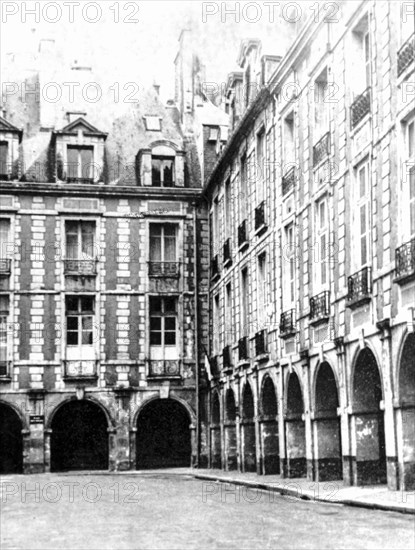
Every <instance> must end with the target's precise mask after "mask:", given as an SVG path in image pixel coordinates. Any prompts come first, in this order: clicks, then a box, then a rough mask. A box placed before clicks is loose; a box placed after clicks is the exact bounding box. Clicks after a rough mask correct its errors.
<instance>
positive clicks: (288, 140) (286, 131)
mask: <svg viewBox="0 0 415 550" xmlns="http://www.w3.org/2000/svg"><path fill="white" fill-rule="evenodd" d="M282 139H283V158H284V166H283V173H285V172H287V171H288V170H289V169H290V168H292V166H289V165H290V164H291V165H292V163H294V162H295V140H294V113H293V112H291V113H290V114H289V115H287V116H286V117H285V118H284V124H283V136H282Z"/></svg>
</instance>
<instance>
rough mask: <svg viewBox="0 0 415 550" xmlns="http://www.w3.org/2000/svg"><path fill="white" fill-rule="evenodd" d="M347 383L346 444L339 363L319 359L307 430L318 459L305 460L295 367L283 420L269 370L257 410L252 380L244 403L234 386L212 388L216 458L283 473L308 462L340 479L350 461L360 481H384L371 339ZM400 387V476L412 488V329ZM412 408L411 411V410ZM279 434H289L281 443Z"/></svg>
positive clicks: (219, 462)
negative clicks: (344, 440)
mask: <svg viewBox="0 0 415 550" xmlns="http://www.w3.org/2000/svg"><path fill="white" fill-rule="evenodd" d="M350 390H351V393H350V395H351V407H349V410H348V413H347V422H348V430H350V432H351V434H352V435H351V438H352V444H351V445H352V447H353V449H352V451H350V449H349V448H348V449H347V450H346V449H343V445H342V429H341V415H342V414H343V415H344V414H345V411H344V407H343V409H340V397H339V385H338V381H337V380H336V376H335V373H334V370H333V369H332V367H331V365H330V364H329V363H328V362H323V363H321V364H320V366H319V368H318V370H317V373H316V377H315V383H314V388H313V395H312V396H310V400H311V402H312V404H313V405H312V409H313V414H312V415H311V436H310V437H311V441H312V456H313V460H312V464H309V465H308V466H307V456H309V455H310V452H307V448H306V445H307V443H308V442H307V441H306V421H305V416H304V413H305V405H304V403H305V399H304V393H303V392H304V390H303V388H302V385H301V381H300V379H299V376H298V375H297V373H296V372H295V371H292V372H291V373H290V374H289V376H288V379H287V381H286V386H285V388H284V391H283V400H284V403H283V406H282V407H281V411H283V422H281V419H280V415H279V407H278V400H277V391H276V387H275V384H274V382H273V380H272V379H271V377H270V376H269V375H266V376H265V378H264V379H263V381H262V384H261V388H260V390H259V396H258V407H257V409H258V412H257V418H255V416H256V415H255V407H254V395H253V391H252V387H251V384H250V382H249V380H247V381H246V383H245V385H244V386H243V388H242V392H241V395H240V400H239V403H240V405H239V407H238V406H237V405H236V400H235V394H234V390H233V389H232V388H228V389H227V390H226V391H225V394H224V395H223V396H222V400H221V398H220V396H219V393H218V392H217V391H215V392H214V393H213V394H212V399H211V450H212V454H211V466H212V467H215V468H225V469H228V470H232V469H236V468H237V467H240V468H241V469H242V470H243V471H247V472H249V471H257V472H261V473H264V474H279V473H283V474H284V475H286V476H287V477H304V476H305V475H306V474H307V469H308V468H309V469H310V468H311V471H312V474H313V477H314V478H315V479H317V480H319V481H327V480H340V479H342V477H343V471H344V468H345V467H347V468H349V469H351V470H352V471H351V472H350V476H351V479H353V481H354V483H356V484H359V485H365V484H379V483H386V479H387V459H386V443H385V440H386V437H385V413H384V399H385V396H384V390H383V384H382V378H381V372H380V369H379V366H378V363H377V361H376V358H375V356H374V354H373V352H372V351H371V350H370V349H369V348H368V347H365V348H364V349H362V350H360V352H359V353H358V356H357V358H356V362H355V365H354V369H353V375H352V380H351V388H350ZM398 391H399V396H400V406H399V408H398V409H397V410H396V411H395V414H396V416H397V418H398V417H399V415H400V416H401V417H402V414H403V412H402V411H404V412H405V414H404V416H403V418H404V420H403V421H401V423H400V425H401V434H400V436H399V437H400V446H401V450H400V457H399V461H400V465H399V466H400V468H401V481H402V483H401V484H402V486H405V487H406V488H411V487H412V488H413V486H414V485H415V479H414V470H415V450H414V438H413V433H415V426H414V421H413V418H414V416H415V415H414V414H413V413H414V412H415V335H414V334H410V335H409V336H408V337H407V339H406V341H405V345H404V347H403V352H402V356H401V364H400V369H399V388H398ZM221 404H222V407H223V413H222V414H223V423H222V424H223V429H222V431H221ZM408 411H412V415H410V414H408ZM237 417H239V422H238V421H237ZM398 424H399V422H398ZM237 430H239V433H237ZM280 432H281V433H280ZM280 438H284V439H283V442H282V445H281V444H280ZM238 440H239V447H238ZM281 448H284V449H285V453H284V454H285V456H284V459H283V460H281V459H280V456H279V455H280V449H281ZM350 453H351V454H352V455H353V456H352V459H350V456H349V454H350ZM238 454H239V463H238ZM346 459H347V460H346Z"/></svg>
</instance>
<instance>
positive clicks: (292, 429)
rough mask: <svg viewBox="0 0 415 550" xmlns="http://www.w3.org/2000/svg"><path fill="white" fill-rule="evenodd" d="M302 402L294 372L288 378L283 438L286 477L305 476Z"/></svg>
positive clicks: (298, 382)
mask: <svg viewBox="0 0 415 550" xmlns="http://www.w3.org/2000/svg"><path fill="white" fill-rule="evenodd" d="M303 414H304V401H303V393H302V391H301V386H300V381H299V379H298V376H297V374H296V373H295V372H292V373H291V374H290V376H289V378H288V384H287V406H286V415H285V436H286V447H287V458H286V476H287V477H305V476H306V474H307V462H306V445H305V422H304V420H303Z"/></svg>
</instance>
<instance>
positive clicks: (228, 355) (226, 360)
mask: <svg viewBox="0 0 415 550" xmlns="http://www.w3.org/2000/svg"><path fill="white" fill-rule="evenodd" d="M222 361H223V368H224V369H225V370H226V369H231V368H232V350H231V346H225V347H224V348H223V350H222Z"/></svg>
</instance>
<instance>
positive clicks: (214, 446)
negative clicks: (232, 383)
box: [210, 392, 222, 468]
mask: <svg viewBox="0 0 415 550" xmlns="http://www.w3.org/2000/svg"><path fill="white" fill-rule="evenodd" d="M210 445H211V447H210V448H211V451H210V452H211V454H210V465H211V467H212V468H222V441H221V432H220V404H219V395H218V392H214V393H213V395H212V406H211V422H210Z"/></svg>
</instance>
